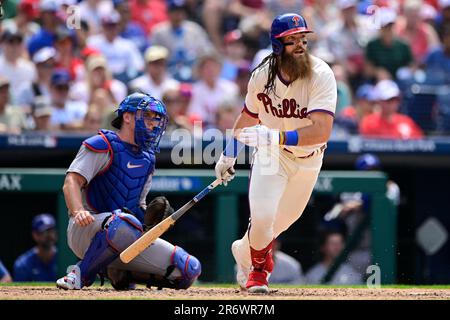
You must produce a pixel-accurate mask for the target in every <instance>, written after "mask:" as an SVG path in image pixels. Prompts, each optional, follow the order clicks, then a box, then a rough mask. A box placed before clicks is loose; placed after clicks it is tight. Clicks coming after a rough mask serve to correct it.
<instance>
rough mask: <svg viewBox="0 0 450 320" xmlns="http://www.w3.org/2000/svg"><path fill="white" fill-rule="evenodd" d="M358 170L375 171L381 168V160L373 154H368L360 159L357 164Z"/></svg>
mask: <svg viewBox="0 0 450 320" xmlns="http://www.w3.org/2000/svg"><path fill="white" fill-rule="evenodd" d="M355 168H356V170H374V169H379V168H380V159H379V158H378V157H377V156H376V155H374V154H371V153H366V154H363V155H361V156H359V157H358V159H356V163H355Z"/></svg>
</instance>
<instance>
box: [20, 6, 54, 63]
mask: <svg viewBox="0 0 450 320" xmlns="http://www.w3.org/2000/svg"><path fill="white" fill-rule="evenodd" d="M39 10H40V19H41V26H42V27H41V30H39V32H38V33H36V34H35V35H34V36H32V37H31V38H30V40H29V42H28V53H29V54H30V56H31V57H32V56H33V55H34V54H35V53H36V52H37V51H38V50H39V49H41V48H44V47H53V45H54V43H55V40H56V30H57V28H58V26H59V25H60V24H61V20H60V19H59V17H58V15H57V13H58V10H59V6H58V3H57V2H56V1H55V0H42V1H41V2H40V3H39Z"/></svg>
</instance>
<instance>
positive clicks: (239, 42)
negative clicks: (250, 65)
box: [220, 29, 247, 81]
mask: <svg viewBox="0 0 450 320" xmlns="http://www.w3.org/2000/svg"><path fill="white" fill-rule="evenodd" d="M223 42H224V59H223V66H222V74H221V75H220V77H221V78H224V79H227V80H230V81H234V80H235V79H236V77H237V72H238V68H239V65H240V64H241V63H242V61H244V60H245V58H246V57H247V47H246V46H245V43H244V41H243V36H242V32H241V31H240V30H239V29H235V30H232V31H229V32H228V33H226V34H225V36H224V39H223Z"/></svg>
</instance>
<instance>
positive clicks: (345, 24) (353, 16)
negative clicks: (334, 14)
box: [326, 0, 376, 90]
mask: <svg viewBox="0 0 450 320" xmlns="http://www.w3.org/2000/svg"><path fill="white" fill-rule="evenodd" d="M336 3H337V7H338V9H339V10H340V15H341V19H339V20H337V22H336V24H335V26H334V27H333V28H332V31H331V32H330V35H329V36H328V37H327V40H326V41H327V46H328V47H327V50H328V51H329V52H330V53H331V54H332V55H333V57H334V59H335V61H334V62H335V63H340V64H342V65H344V66H345V69H346V71H347V75H348V79H349V84H350V86H351V88H352V89H353V90H354V89H356V88H357V87H358V85H359V84H360V83H361V81H362V77H363V71H364V48H365V46H366V45H367V43H368V41H369V40H370V39H371V38H373V37H374V36H375V35H376V33H375V28H373V29H371V28H369V27H368V26H369V23H368V19H370V18H369V17H368V16H367V15H361V14H358V3H359V2H358V1H357V0H338V1H337V2H336Z"/></svg>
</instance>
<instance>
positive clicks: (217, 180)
mask: <svg viewBox="0 0 450 320" xmlns="http://www.w3.org/2000/svg"><path fill="white" fill-rule="evenodd" d="M221 182H222V181H221V180H220V179H216V180H214V182H213V183H211V184H210V185H209V186H207V187H206V188H205V189H203V190H202V191H201V192H200V193H199V194H197V195H196V196H195V197H194V198H193V199H192V200H194V202H199V201H200V200H201V199H202V198H203V197H204V196H206V195H207V194H208V193H209V192H210V191H211V190H213V189H214V188H215V187H217V186H218V185H219V184H220V183H221Z"/></svg>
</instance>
